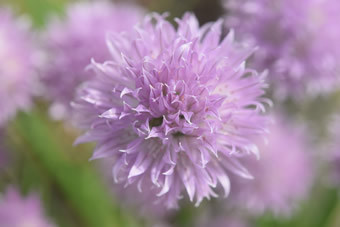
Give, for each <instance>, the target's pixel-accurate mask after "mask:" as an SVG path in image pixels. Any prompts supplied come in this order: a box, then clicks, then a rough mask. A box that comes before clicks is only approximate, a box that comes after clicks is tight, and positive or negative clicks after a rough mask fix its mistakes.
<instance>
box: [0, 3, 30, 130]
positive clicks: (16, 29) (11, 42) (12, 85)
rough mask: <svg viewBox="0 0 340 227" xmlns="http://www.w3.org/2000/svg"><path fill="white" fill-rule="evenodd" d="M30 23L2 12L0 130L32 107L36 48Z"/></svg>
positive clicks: (4, 10)
mask: <svg viewBox="0 0 340 227" xmlns="http://www.w3.org/2000/svg"><path fill="white" fill-rule="evenodd" d="M31 41H32V40H31V37H30V34H29V32H28V24H27V21H24V20H16V19H14V17H13V15H12V14H11V12H10V11H9V10H6V9H0V110H1V111H0V127H1V126H3V125H4V124H5V123H6V122H7V121H8V120H9V119H10V118H12V117H13V116H14V115H15V113H16V111H17V110H19V109H20V110H26V109H27V108H28V107H29V106H30V104H31V93H32V81H33V77H34V67H33V65H34V64H33V55H32V53H33V46H32V42H31Z"/></svg>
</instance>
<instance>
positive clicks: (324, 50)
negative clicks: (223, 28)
mask: <svg viewBox="0 0 340 227" xmlns="http://www.w3.org/2000/svg"><path fill="white" fill-rule="evenodd" d="M226 7H227V10H228V12H229V13H228V14H227V26H230V27H233V28H235V29H236V31H237V32H238V34H241V35H242V36H241V39H243V40H247V41H248V42H250V43H251V44H252V45H256V46H259V47H260V48H259V51H258V52H257V53H256V54H255V56H254V59H253V61H252V62H251V67H254V68H255V69H257V70H263V69H265V68H268V69H269V70H270V74H271V77H270V78H269V79H271V82H272V83H273V84H274V85H275V88H274V89H275V92H276V95H277V96H278V97H279V98H284V97H286V96H287V95H290V96H291V97H295V98H297V97H301V95H303V94H318V93H322V92H327V91H330V90H332V89H334V88H336V87H338V85H339V72H340V67H339V61H340V46H339V45H338V42H339V39H340V29H339V25H338V21H339V20H340V14H339V11H340V2H339V1H338V0H302V1H295V0H276V1H272V0H258V1H252V0H231V1H227V2H226Z"/></svg>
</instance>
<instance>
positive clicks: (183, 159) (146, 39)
mask: <svg viewBox="0 0 340 227" xmlns="http://www.w3.org/2000/svg"><path fill="white" fill-rule="evenodd" d="M176 23H177V24H178V28H177V29H175V28H174V26H173V25H171V24H170V23H169V22H168V21H166V19H165V16H161V15H158V14H151V15H150V16H147V17H146V18H145V20H144V22H143V23H142V24H141V25H140V26H138V27H136V28H135V30H134V31H132V32H130V33H126V34H121V35H117V34H112V35H111V37H110V38H109V39H108V47H109V49H110V51H111V54H112V59H111V60H110V61H107V62H105V63H103V64H99V63H96V62H93V63H92V66H91V69H92V71H93V73H94V74H95V75H96V77H95V78H94V79H93V80H91V81H89V82H88V83H87V84H86V85H85V86H84V87H83V88H82V89H81V90H80V91H79V93H78V95H77V99H76V101H75V103H74V107H75V111H76V112H77V114H78V116H76V118H77V120H78V124H79V125H80V126H81V127H83V128H84V129H86V130H87V133H86V134H84V135H83V136H82V137H80V138H79V139H78V141H77V143H80V142H89V141H95V142H97V146H96V148H95V152H94V154H93V157H92V159H98V158H106V157H110V156H113V157H114V158H115V159H116V162H115V164H114V167H113V175H114V179H115V181H116V182H123V183H124V184H125V185H131V184H136V185H137V187H138V188H139V190H140V191H142V190H152V191H153V192H154V193H155V194H157V196H158V197H159V198H160V199H161V201H162V204H165V205H166V206H167V207H176V206H177V200H178V199H180V198H182V196H183V190H186V191H187V194H188V195H189V198H190V200H191V201H193V200H195V201H196V205H198V204H199V203H200V202H201V201H202V199H203V198H210V197H211V196H217V194H216V193H215V192H214V190H213V189H214V188H215V187H217V186H218V185H219V186H222V187H223V188H224V191H225V194H226V195H227V194H228V193H229V178H228V175H227V170H228V171H232V172H234V173H237V174H238V175H240V176H241V177H245V178H251V175H250V174H249V173H248V171H247V170H246V169H245V168H244V167H243V166H242V165H241V164H240V163H238V162H237V158H236V157H238V156H242V155H250V154H252V153H255V154H257V148H256V145H255V144H254V142H253V141H252V140H251V137H252V136H254V135H259V134H260V135H261V134H264V133H265V131H266V123H265V122H266V118H264V117H263V116H262V114H261V112H262V111H264V106H263V104H262V102H263V101H265V100H264V99H263V98H262V97H261V96H262V95H263V93H264V91H263V88H264V87H265V83H264V75H258V74H257V73H256V71H254V70H251V69H247V68H245V64H244V61H245V60H246V59H247V57H248V56H249V55H250V54H251V53H252V50H251V49H249V48H242V47H241V46H239V45H236V44H235V43H234V41H233V32H230V33H229V35H228V36H227V37H226V38H224V39H223V40H222V41H221V28H222V24H223V22H222V20H219V21H217V22H215V23H210V24H206V25H204V26H202V27H199V24H198V21H197V18H196V17H195V16H194V15H192V14H190V13H187V14H185V15H184V16H183V18H182V19H176ZM150 182H151V183H150Z"/></svg>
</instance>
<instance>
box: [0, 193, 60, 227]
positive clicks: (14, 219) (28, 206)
mask: <svg viewBox="0 0 340 227" xmlns="http://www.w3.org/2000/svg"><path fill="white" fill-rule="evenodd" d="M0 226H3V227H28V226H32V227H33V226H34V227H53V226H54V225H53V224H51V223H50V222H49V221H48V220H47V218H46V217H45V216H44V212H43V209H42V207H41V204H40V200H39V198H38V197H37V196H35V195H30V196H29V197H27V198H22V197H21V196H20V194H19V192H18V191H17V190H15V189H14V188H9V189H7V192H6V194H5V195H4V197H1V198H0Z"/></svg>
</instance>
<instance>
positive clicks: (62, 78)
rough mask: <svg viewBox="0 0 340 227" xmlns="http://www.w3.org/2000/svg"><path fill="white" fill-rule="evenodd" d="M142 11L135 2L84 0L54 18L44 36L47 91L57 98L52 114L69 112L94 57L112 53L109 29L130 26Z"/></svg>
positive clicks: (88, 76)
mask: <svg viewBox="0 0 340 227" xmlns="http://www.w3.org/2000/svg"><path fill="white" fill-rule="evenodd" d="M142 15H143V11H142V10H141V9H140V8H138V7H136V6H132V5H124V4H121V5H119V4H116V5H113V4H111V3H109V2H106V1H104V2H103V1H102V2H86V3H84V2H83V3H74V4H72V5H71V6H70V7H69V8H68V9H67V11H66V15H65V19H64V20H58V19H55V20H53V21H51V23H50V24H49V26H48V31H47V33H46V34H45V37H44V38H45V43H46V44H45V45H46V49H47V51H48V52H47V55H48V56H47V57H48V59H49V60H48V61H49V62H48V63H47V64H46V68H45V69H44V71H45V72H44V77H43V81H44V84H45V85H46V95H47V96H48V97H49V98H50V99H51V100H52V101H53V102H54V105H53V106H52V108H51V110H52V114H54V115H58V113H57V112H56V111H59V114H60V115H61V116H62V115H63V114H64V115H65V114H67V113H68V111H69V103H70V101H71V100H72V98H73V96H74V93H75V90H76V88H77V87H78V86H79V84H81V83H82V82H84V81H85V80H87V79H89V78H90V77H91V75H90V74H89V73H88V72H86V70H85V69H84V68H85V67H86V66H87V65H88V64H89V62H90V60H91V58H94V59H95V60H96V61H105V60H106V59H108V58H109V57H110V54H109V51H108V49H107V48H106V44H105V37H106V33H107V32H108V31H110V32H117V33H120V32H123V31H126V30H130V29H132V28H133V26H134V25H135V24H136V23H137V22H138V21H139V20H140V19H141V18H142ZM53 111H55V112H54V113H53ZM56 117H57V118H58V117H59V116H56Z"/></svg>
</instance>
